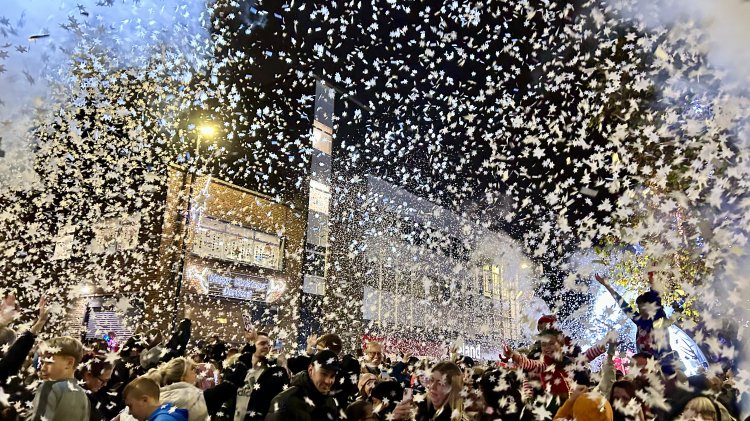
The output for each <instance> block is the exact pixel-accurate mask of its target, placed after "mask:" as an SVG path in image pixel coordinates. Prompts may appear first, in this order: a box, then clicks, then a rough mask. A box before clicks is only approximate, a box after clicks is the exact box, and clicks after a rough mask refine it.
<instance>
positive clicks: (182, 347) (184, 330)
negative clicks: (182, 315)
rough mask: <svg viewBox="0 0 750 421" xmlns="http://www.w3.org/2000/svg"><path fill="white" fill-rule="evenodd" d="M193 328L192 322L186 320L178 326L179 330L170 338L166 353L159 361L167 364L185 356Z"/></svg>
mask: <svg viewBox="0 0 750 421" xmlns="http://www.w3.org/2000/svg"><path fill="white" fill-rule="evenodd" d="M191 328H192V322H191V321H190V319H184V320H183V321H181V322H180V324H179V325H178V326H177V330H175V331H174V333H173V334H172V337H171V338H169V342H167V345H166V347H165V349H166V350H167V352H166V353H164V355H163V356H162V357H161V359H160V360H159V361H160V362H167V361H170V360H172V359H174V358H177V357H182V356H184V355H185V351H186V350H187V344H188V342H189V341H190V333H191Z"/></svg>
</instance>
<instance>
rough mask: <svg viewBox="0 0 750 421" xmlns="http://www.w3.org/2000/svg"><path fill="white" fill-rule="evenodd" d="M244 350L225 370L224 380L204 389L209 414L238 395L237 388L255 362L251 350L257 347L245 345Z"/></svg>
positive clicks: (214, 413) (243, 381) (215, 411)
mask: <svg viewBox="0 0 750 421" xmlns="http://www.w3.org/2000/svg"><path fill="white" fill-rule="evenodd" d="M242 350H243V352H242V354H241V355H240V358H239V360H238V361H237V362H236V363H235V364H233V365H232V366H231V367H228V368H227V369H226V370H225V372H224V381H222V382H221V383H219V384H217V385H216V386H214V387H212V388H210V389H206V390H204V391H203V398H204V399H205V400H206V408H208V415H210V416H212V417H213V416H214V415H216V413H218V412H219V411H220V410H221V408H222V405H223V404H224V403H225V402H226V401H228V400H230V399H233V398H236V397H237V390H238V389H239V388H240V387H241V386H242V385H244V383H245V377H247V372H248V370H249V369H250V365H251V364H252V363H253V354H252V353H249V351H251V350H252V351H253V352H255V347H254V346H253V347H252V349H251V348H250V347H243V348H242ZM244 351H248V352H244Z"/></svg>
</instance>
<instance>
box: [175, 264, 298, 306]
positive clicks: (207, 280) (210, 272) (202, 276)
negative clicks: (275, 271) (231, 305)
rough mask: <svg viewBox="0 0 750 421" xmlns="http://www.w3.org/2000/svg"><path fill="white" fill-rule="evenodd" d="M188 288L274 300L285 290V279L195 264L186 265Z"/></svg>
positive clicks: (225, 295)
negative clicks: (218, 269)
mask: <svg viewBox="0 0 750 421" xmlns="http://www.w3.org/2000/svg"><path fill="white" fill-rule="evenodd" d="M185 278H186V279H187V290H188V291H190V292H192V293H195V294H204V295H213V296H218V297H224V298H233V299H237V300H246V301H265V302H269V303H270V302H274V301H276V300H277V299H279V297H280V296H281V294H282V293H283V291H284V288H285V283H284V281H281V280H277V279H269V278H264V277H260V276H255V275H248V274H244V273H238V272H230V271H222V272H219V271H216V270H214V269H210V268H207V267H200V266H197V265H194V264H190V265H186V266H185Z"/></svg>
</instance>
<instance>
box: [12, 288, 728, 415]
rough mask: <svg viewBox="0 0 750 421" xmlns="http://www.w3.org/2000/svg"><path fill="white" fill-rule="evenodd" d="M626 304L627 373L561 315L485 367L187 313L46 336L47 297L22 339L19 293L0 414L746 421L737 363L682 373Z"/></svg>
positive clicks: (642, 308)
mask: <svg viewBox="0 0 750 421" xmlns="http://www.w3.org/2000/svg"><path fill="white" fill-rule="evenodd" d="M598 279H599V281H600V282H601V283H602V284H603V285H605V287H607V288H608V289H609V290H610V291H611V292H613V294H615V295H616V292H614V289H612V288H611V287H609V285H608V283H607V281H606V280H605V279H603V278H598ZM616 298H618V299H620V300H621V297H619V296H616ZM622 304H623V309H625V310H626V311H627V312H628V313H629V314H630V315H631V317H632V318H633V321H634V322H635V323H636V325H637V326H638V341H637V344H636V346H637V347H638V350H637V351H638V353H637V354H636V355H635V356H634V357H633V358H632V362H633V366H632V367H629V370H627V373H625V372H623V371H621V370H618V369H616V368H615V365H614V363H613V356H614V355H615V351H616V349H617V348H618V343H617V341H616V339H615V338H616V335H614V338H613V337H612V336H608V337H607V338H605V339H604V340H603V341H602V343H601V344H599V345H597V346H594V347H592V348H590V349H588V350H586V351H583V350H582V349H581V348H580V347H579V346H577V345H576V344H575V343H574V342H573V341H572V340H571V339H570V338H568V337H567V336H566V335H565V333H564V332H562V331H561V330H559V328H558V324H557V320H556V317H555V316H551V315H549V316H544V317H542V318H541V319H539V323H538V326H537V328H538V330H539V334H538V337H537V340H536V342H535V343H534V344H532V345H531V346H530V347H529V348H527V349H515V350H514V349H510V348H509V347H506V348H505V349H504V350H503V352H502V353H501V354H500V355H498V359H497V360H496V361H482V362H478V361H474V360H473V359H472V358H470V357H466V356H462V355H459V354H458V353H457V352H456V351H457V349H455V348H452V349H451V348H448V349H447V350H446V355H445V356H444V358H441V359H435V358H419V357H416V356H411V355H409V354H406V355H403V354H397V355H387V354H386V353H384V348H383V345H382V344H381V343H379V342H376V341H371V342H368V343H367V344H365V345H364V347H363V349H361V350H359V351H360V352H357V350H353V351H354V354H350V353H347V352H345V351H346V350H344V349H343V343H342V340H341V338H340V337H339V336H338V335H337V334H335V333H327V334H324V335H322V336H319V337H317V336H313V337H311V338H308V341H307V349H305V350H301V351H300V352H299V353H296V354H295V355H287V356H286V357H285V356H282V355H273V353H272V347H271V344H272V339H273V338H271V336H270V335H269V334H268V333H266V332H263V331H258V330H256V329H254V328H251V329H246V330H245V332H244V343H241V344H233V343H227V342H225V341H223V340H221V339H220V338H218V337H214V338H212V339H211V340H210V341H209V342H201V343H200V345H199V346H196V344H195V343H194V342H195V341H192V342H191V331H192V322H191V320H190V319H184V320H182V321H181V322H180V323H179V325H178V327H177V328H176V329H175V330H174V332H172V333H171V335H169V337H168V339H167V338H165V337H163V336H162V333H161V332H159V331H158V330H150V331H147V332H142V333H140V334H137V335H135V336H133V337H131V338H127V339H126V340H125V341H124V342H122V343H117V344H116V345H115V344H114V342H115V341H114V340H113V337H114V335H113V334H108V337H107V338H106V340H96V341H86V343H85V344H84V343H82V342H81V341H80V340H78V339H75V338H72V337H67V336H63V337H55V338H50V339H47V340H45V341H39V343H37V342H38V341H37V340H36V337H37V335H39V334H40V332H42V330H43V329H44V326H45V322H46V320H47V317H48V310H47V303H46V301H45V300H44V299H42V300H41V301H40V302H39V310H38V317H37V319H36V321H35V322H34V323H33V324H32V325H31V326H30V327H29V328H28V330H26V331H24V332H21V333H20V334H17V332H14V331H13V330H12V329H11V328H10V327H9V326H10V325H12V324H13V323H12V322H13V320H14V311H15V310H14V309H15V306H16V303H15V299H14V298H13V296H12V295H11V296H8V297H6V298H5V300H3V302H2V311H0V313H1V314H2V315H3V319H4V320H3V324H4V325H5V326H3V327H2V328H1V329H0V340H1V341H2V343H0V351H2V355H3V357H2V360H0V386H1V387H2V392H0V407H2V410H1V411H0V420H17V419H29V420H35V421H37V420H39V421H41V420H46V421H72V420H91V421H100V420H118V421H128V420H139V421H146V420H148V421H199V420H200V421H203V420H209V419H210V420H227V421H247V420H267V421H286V420H289V421H297V420H300V421H302V420H309V421H318V420H321V421H322V420H352V421H374V420H417V421H427V420H435V421H443V420H445V421H449V420H450V421H454V420H481V421H485V420H537V419H538V420H553V419H554V420H558V419H575V420H591V421H598V420H601V421H605V420H610V421H611V420H618V421H619V420H633V421H646V420H654V419H655V420H674V419H686V420H687V419H689V420H694V419H696V420H697V419H699V420H714V421H727V420H733V419H739V416H740V414H739V402H738V399H739V397H738V392H737V390H736V389H735V388H734V387H733V383H732V375H733V369H732V367H725V368H724V369H720V370H716V369H709V370H706V371H705V372H704V373H701V374H699V375H695V376H691V377H687V376H685V375H684V373H683V372H682V370H681V368H680V366H679V363H678V362H677V360H676V359H675V358H673V356H672V355H673V353H672V352H671V350H670V349H669V347H668V341H667V343H666V344H665V342H664V341H663V340H662V338H661V337H660V335H661V334H662V333H663V332H660V331H661V329H663V325H664V324H663V323H659V321H660V320H661V319H664V317H665V315H664V314H663V312H662V311H661V309H660V306H661V304H660V302H659V300H658V295H654V294H650V295H649V293H647V294H645V295H644V296H641V297H639V299H638V300H637V306H638V310H635V309H631V308H630V307H629V306H627V304H626V303H624V302H623V303H622ZM113 347H114V348H113ZM113 351H116V352H113ZM357 354H359V355H357ZM602 355H604V356H603V359H604V362H603V364H602V366H601V369H600V370H599V371H597V372H592V370H591V364H590V363H591V361H592V360H594V359H596V358H598V357H600V356H602Z"/></svg>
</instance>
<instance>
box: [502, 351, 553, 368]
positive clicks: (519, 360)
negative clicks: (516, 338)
mask: <svg viewBox="0 0 750 421" xmlns="http://www.w3.org/2000/svg"><path fill="white" fill-rule="evenodd" d="M503 353H504V354H505V355H509V356H510V359H511V360H512V361H513V363H515V364H516V365H517V366H519V367H521V369H522V370H524V371H532V370H538V369H540V368H543V367H544V363H543V362H541V361H539V360H532V359H529V358H526V357H525V356H523V355H521V354H519V353H518V352H516V351H511V349H510V347H509V346H508V345H504V346H503Z"/></svg>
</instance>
